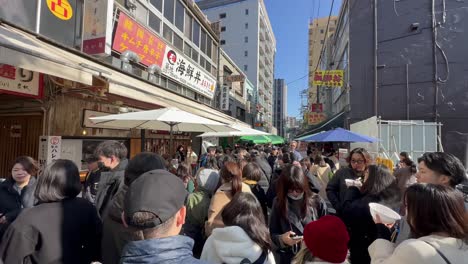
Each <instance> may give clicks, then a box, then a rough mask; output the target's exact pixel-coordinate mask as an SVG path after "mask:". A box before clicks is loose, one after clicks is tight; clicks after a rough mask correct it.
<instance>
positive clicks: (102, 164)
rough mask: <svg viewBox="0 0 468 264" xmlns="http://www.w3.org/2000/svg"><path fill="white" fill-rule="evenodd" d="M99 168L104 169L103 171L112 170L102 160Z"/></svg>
mask: <svg viewBox="0 0 468 264" xmlns="http://www.w3.org/2000/svg"><path fill="white" fill-rule="evenodd" d="M98 168H99V169H100V170H102V171H108V170H110V168H109V167H106V166H105V165H104V163H102V162H98Z"/></svg>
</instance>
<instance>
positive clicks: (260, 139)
mask: <svg viewBox="0 0 468 264" xmlns="http://www.w3.org/2000/svg"><path fill="white" fill-rule="evenodd" d="M238 141H240V142H250V143H254V144H268V143H270V142H271V139H269V138H268V136H263V135H258V136H242V137H240V138H239V140H238Z"/></svg>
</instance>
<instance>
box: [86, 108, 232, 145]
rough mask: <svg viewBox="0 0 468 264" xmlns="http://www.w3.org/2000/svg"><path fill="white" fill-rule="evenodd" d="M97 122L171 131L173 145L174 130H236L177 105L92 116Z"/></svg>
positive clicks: (124, 126)
mask: <svg viewBox="0 0 468 264" xmlns="http://www.w3.org/2000/svg"><path fill="white" fill-rule="evenodd" d="M90 119H91V120H92V121H93V122H94V123H95V124H103V125H106V127H114V128H120V129H122V128H128V129H130V128H137V129H151V130H165V131H170V145H171V146H172V133H173V131H181V132H229V131H233V130H236V129H234V128H232V127H230V126H228V125H227V124H223V123H220V122H217V121H214V120H211V119H208V118H204V117H201V116H198V115H194V114H192V113H189V112H185V111H183V110H180V109H178V108H175V107H168V108H161V109H157V110H149V111H140V112H132V113H124V114H115V115H107V116H99V117H91V118H90Z"/></svg>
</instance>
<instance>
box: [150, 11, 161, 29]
mask: <svg viewBox="0 0 468 264" xmlns="http://www.w3.org/2000/svg"><path fill="white" fill-rule="evenodd" d="M148 26H149V27H150V28H152V29H153V30H154V31H156V32H158V33H161V19H159V17H157V16H156V15H155V14H153V12H149V18H148Z"/></svg>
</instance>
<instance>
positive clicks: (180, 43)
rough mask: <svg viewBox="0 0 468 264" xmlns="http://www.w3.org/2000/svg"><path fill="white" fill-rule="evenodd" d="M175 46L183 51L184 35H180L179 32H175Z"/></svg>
mask: <svg viewBox="0 0 468 264" xmlns="http://www.w3.org/2000/svg"><path fill="white" fill-rule="evenodd" d="M174 46H175V47H176V48H178V49H179V50H180V51H183V48H184V41H183V40H182V37H180V36H179V35H177V34H174Z"/></svg>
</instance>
